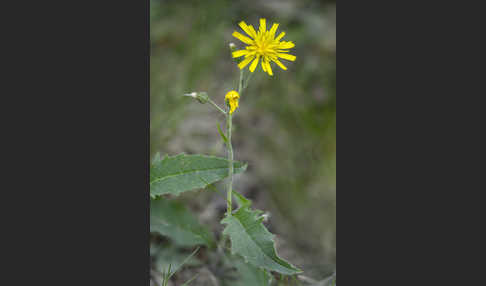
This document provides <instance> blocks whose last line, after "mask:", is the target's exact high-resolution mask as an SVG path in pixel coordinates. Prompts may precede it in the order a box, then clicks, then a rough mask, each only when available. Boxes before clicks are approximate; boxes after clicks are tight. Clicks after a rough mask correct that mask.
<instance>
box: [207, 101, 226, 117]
mask: <svg viewBox="0 0 486 286" xmlns="http://www.w3.org/2000/svg"><path fill="white" fill-rule="evenodd" d="M208 102H209V103H211V104H212V105H213V106H214V107H216V109H218V110H219V111H220V112H221V113H223V114H226V111H224V110H223V109H222V108H221V107H219V106H218V105H217V104H216V103H215V102H214V101H212V100H211V99H209V100H208Z"/></svg>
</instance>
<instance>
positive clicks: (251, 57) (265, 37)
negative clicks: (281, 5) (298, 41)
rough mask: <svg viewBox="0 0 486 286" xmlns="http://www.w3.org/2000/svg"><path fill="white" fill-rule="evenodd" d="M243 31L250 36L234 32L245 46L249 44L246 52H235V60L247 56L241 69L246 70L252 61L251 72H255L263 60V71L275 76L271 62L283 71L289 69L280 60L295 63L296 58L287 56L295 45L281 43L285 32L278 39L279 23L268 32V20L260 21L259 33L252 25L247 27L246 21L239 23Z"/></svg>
mask: <svg viewBox="0 0 486 286" xmlns="http://www.w3.org/2000/svg"><path fill="white" fill-rule="evenodd" d="M239 25H240V27H241V29H243V31H245V32H246V34H248V36H250V38H248V37H247V36H244V35H242V34H240V33H238V32H237V31H234V32H233V37H235V38H237V39H239V40H240V41H242V42H243V43H245V44H248V46H247V47H246V49H245V50H238V51H234V52H233V58H239V57H242V56H245V58H244V59H243V61H241V62H240V63H239V64H238V67H239V68H240V69H243V68H245V67H246V66H247V65H248V64H249V63H250V62H251V61H253V62H252V63H251V65H250V71H251V72H253V71H254V70H255V68H256V67H257V65H258V61H259V60H260V59H261V60H262V69H263V71H264V72H266V73H268V74H269V75H273V72H272V67H271V66H270V62H272V61H273V62H275V63H276V64H277V65H278V66H279V67H280V68H282V69H283V70H287V68H286V67H285V66H284V65H283V64H282V63H281V62H280V61H279V60H278V58H282V59H285V60H289V61H295V58H296V57H295V56H294V55H290V54H287V53H288V52H289V51H288V49H291V48H293V47H294V46H295V45H294V43H292V42H285V41H282V42H281V41H280V40H281V39H282V38H283V36H285V32H281V33H280V34H279V35H278V36H277V37H275V33H276V32H277V28H278V25H279V24H278V23H275V24H273V25H272V28H271V29H270V30H269V31H267V26H266V20H265V19H260V28H259V30H258V32H256V31H255V29H254V28H253V26H252V25H247V24H246V23H245V22H244V21H241V22H240V23H239Z"/></svg>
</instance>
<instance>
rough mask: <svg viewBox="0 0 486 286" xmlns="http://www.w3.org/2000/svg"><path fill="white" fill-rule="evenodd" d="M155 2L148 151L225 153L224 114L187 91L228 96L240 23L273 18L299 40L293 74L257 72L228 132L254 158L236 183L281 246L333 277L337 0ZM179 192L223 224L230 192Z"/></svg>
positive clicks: (320, 275) (241, 153)
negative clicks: (235, 35)
mask: <svg viewBox="0 0 486 286" xmlns="http://www.w3.org/2000/svg"><path fill="white" fill-rule="evenodd" d="M150 5H151V15H150V16H151V23H150V29H151V31H150V33H151V62H150V69H151V71H150V72H151V74H150V76H151V77H150V88H151V97H150V101H151V114H150V119H151V121H150V122H151V127H150V145H151V156H153V155H154V154H155V153H157V152H160V153H161V154H162V155H165V154H169V155H174V154H178V153H181V152H185V153H187V154H195V153H203V154H210V155H216V156H221V157H224V156H225V153H224V148H223V142H222V140H221V138H220V136H219V134H218V130H217V126H218V125H221V126H224V125H223V124H224V117H223V116H222V115H221V114H220V113H218V111H216V110H215V109H214V108H212V107H211V106H210V105H209V104H206V105H201V104H199V103H197V102H196V101H194V100H192V99H191V98H187V97H183V96H182V95H183V94H184V93H188V92H192V91H206V92H208V95H209V96H210V98H212V99H213V100H214V101H215V102H216V103H218V104H219V105H220V106H222V105H223V103H224V95H225V94H226V92H227V91H229V90H231V89H235V88H236V85H237V81H238V72H239V71H238V68H237V67H236V64H235V63H234V62H233V60H232V59H231V54H230V51H229V49H228V44H229V43H230V42H234V43H235V44H236V45H237V46H238V47H241V46H242V45H241V43H239V42H238V40H236V39H234V38H233V37H232V36H231V33H232V32H233V30H237V29H238V27H237V23H238V22H239V21H241V20H245V21H246V22H247V23H248V24H252V25H254V26H258V19H259V18H260V17H265V18H267V21H270V22H278V23H280V27H279V29H282V30H285V31H286V33H287V34H286V36H285V38H286V39H287V40H289V41H293V42H294V43H295V44H296V47H295V48H294V49H293V51H292V52H293V54H295V55H296V56H297V60H296V61H295V62H286V63H285V64H286V66H287V67H288V70H287V71H283V70H281V69H277V68H275V69H274V73H275V75H274V76H273V77H270V76H268V75H267V74H264V73H263V72H261V71H258V72H257V71H256V72H255V75H254V76H253V78H252V81H251V82H250V84H249V86H248V88H247V89H246V90H245V92H243V93H242V94H241V98H240V106H239V109H238V110H237V111H236V112H235V114H234V121H233V124H234V126H233V128H234V134H233V140H232V141H233V147H234V149H235V159H236V160H239V161H243V162H248V170H247V171H246V172H245V173H243V174H239V175H237V176H236V177H235V182H234V188H235V190H237V191H238V192H240V193H242V194H243V195H244V196H245V197H247V198H250V199H251V200H252V201H253V204H254V206H255V207H256V208H258V209H262V210H265V211H268V214H269V215H270V217H271V219H270V220H269V222H268V223H266V226H267V228H268V229H269V230H270V231H271V232H272V233H274V234H276V235H277V237H276V244H277V249H278V253H279V255H281V256H282V257H283V258H285V259H288V260H289V261H292V263H293V264H295V265H296V266H298V267H299V268H300V269H302V270H303V271H304V274H305V275H307V276H309V277H313V278H314V279H316V280H318V281H319V280H322V279H324V278H325V277H328V276H329V275H330V274H331V273H333V271H334V270H335V267H336V266H335V264H336V179H335V178H336V95H335V94H336V88H335V86H336V85H335V83H336V60H335V56H336V34H335V28H336V26H335V25H336V23H335V11H336V10H335V3H334V2H326V1H307V0H279V1H274V0H268V1H251V0H247V1H222V0H213V1H161V0H152V1H151V3H150ZM220 189H221V190H223V189H224V188H220ZM178 199H179V200H182V201H184V202H185V203H186V204H187V205H188V206H189V208H190V209H191V210H192V211H194V212H195V213H196V214H197V215H198V219H199V221H201V222H202V223H205V224H209V225H210V227H211V229H212V230H213V231H214V232H215V233H218V232H221V230H222V229H221V226H219V221H220V219H221V218H222V217H223V213H224V210H225V201H224V197H221V195H219V194H218V193H217V192H207V191H205V192H199V193H197V195H196V196H191V197H189V196H185V195H184V194H183V195H181V197H180V198H178ZM208 269H209V268H208ZM204 273H205V272H204ZM208 273H214V271H209V270H208ZM191 274H192V273H191ZM211 275H212V274H211ZM190 277H192V276H188V277H185V280H183V281H187V280H188V278H190ZM201 277H204V275H202V276H201ZM208 277H209V278H207V279H208V281H209V280H210V279H212V278H211V277H210V275H209V274H208ZM199 279H200V278H198V279H196V281H198V280H199ZM201 279H202V278H201ZM193 284H194V285H202V284H197V283H196V282H193V283H191V285H193ZM208 285H211V284H208Z"/></svg>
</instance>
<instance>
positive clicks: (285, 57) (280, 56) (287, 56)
mask: <svg viewBox="0 0 486 286" xmlns="http://www.w3.org/2000/svg"><path fill="white" fill-rule="evenodd" d="M277 55H278V57H279V58H282V59H285V60H289V61H295V59H296V58H297V57H296V56H294V55H290V54H280V53H278V54H277Z"/></svg>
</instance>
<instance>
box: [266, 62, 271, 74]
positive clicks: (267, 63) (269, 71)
mask: <svg viewBox="0 0 486 286" xmlns="http://www.w3.org/2000/svg"><path fill="white" fill-rule="evenodd" d="M265 65H266V66H267V73H268V74H269V75H273V72H272V67H271V66H270V63H269V62H268V60H266V61H265Z"/></svg>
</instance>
